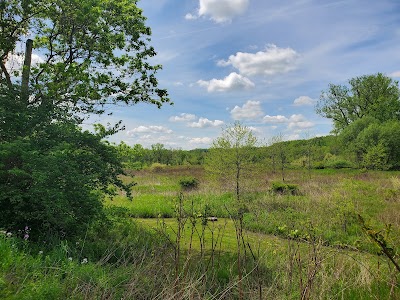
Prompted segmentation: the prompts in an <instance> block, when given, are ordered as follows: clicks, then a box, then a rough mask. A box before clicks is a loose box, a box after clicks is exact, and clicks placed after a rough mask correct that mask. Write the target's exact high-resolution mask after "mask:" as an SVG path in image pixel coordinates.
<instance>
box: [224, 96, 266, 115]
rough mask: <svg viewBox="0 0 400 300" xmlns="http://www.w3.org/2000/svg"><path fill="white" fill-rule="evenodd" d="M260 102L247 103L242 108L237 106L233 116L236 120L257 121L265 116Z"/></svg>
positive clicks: (232, 111) (232, 113)
mask: <svg viewBox="0 0 400 300" xmlns="http://www.w3.org/2000/svg"><path fill="white" fill-rule="evenodd" d="M263 114H264V113H263V111H262V108H261V104H260V101H251V100H249V101H247V102H246V103H245V104H243V106H242V107H240V106H237V105H236V106H235V107H234V108H233V109H232V110H231V116H232V118H233V119H234V120H243V119H257V118H259V117H261V116H262V115H263Z"/></svg>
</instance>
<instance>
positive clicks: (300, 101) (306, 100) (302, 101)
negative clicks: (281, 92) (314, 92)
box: [293, 96, 315, 106]
mask: <svg viewBox="0 0 400 300" xmlns="http://www.w3.org/2000/svg"><path fill="white" fill-rule="evenodd" d="M293 104H294V105H295V106H303V105H314V104H315V100H314V99H312V98H310V97H308V96H300V97H298V98H296V99H294V101H293Z"/></svg>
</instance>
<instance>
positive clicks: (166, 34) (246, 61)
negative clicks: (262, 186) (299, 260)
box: [99, 0, 400, 149]
mask: <svg viewBox="0 0 400 300" xmlns="http://www.w3.org/2000/svg"><path fill="white" fill-rule="evenodd" d="M138 6H139V7H140V8H141V9H143V14H144V16H146V17H147V25H148V26H150V27H151V29H152V36H151V42H150V45H152V46H153V47H154V48H155V50H156V52H157V56H156V57H155V58H154V59H153V60H152V61H151V62H152V63H156V64H162V65H163V69H162V71H160V72H159V73H157V78H158V79H159V87H160V88H165V89H167V90H168V92H169V95H170V98H171V101H172V102H173V103H174V105H164V106H163V107H162V108H161V109H157V107H155V106H152V105H149V104H138V105H135V106H131V107H114V108H112V111H113V115H112V116H110V117H102V118H101V119H100V120H99V121H101V122H102V123H106V122H116V121H118V120H120V119H121V120H122V121H123V123H124V125H125V127H126V130H125V131H121V132H119V133H118V134H116V135H114V136H112V137H110V141H112V142H115V143H119V142H121V141H124V142H125V143H126V144H128V145H132V146H133V145H134V144H142V145H143V146H145V147H150V146H151V145H152V144H155V143H161V144H164V146H165V147H166V148H173V149H178V148H181V149H194V148H208V147H209V146H210V144H211V142H212V140H213V139H215V138H216V137H218V136H219V135H220V134H221V131H222V130H223V128H225V126H230V125H232V124H233V122H235V121H240V122H242V123H243V124H244V125H246V126H248V127H249V128H250V129H251V130H253V133H254V134H255V135H256V136H257V137H258V139H259V141H260V142H261V143H262V144H268V142H269V141H271V138H272V137H274V136H280V135H281V136H283V138H284V139H285V140H293V139H304V138H310V137H314V136H323V135H328V134H329V133H330V131H331V130H332V123H331V121H330V120H329V119H326V118H323V117H321V116H319V115H317V114H316V113H315V105H316V103H317V101H318V99H319V97H320V95H321V92H322V91H324V90H326V89H327V88H328V85H329V84H330V83H333V84H346V83H347V82H348V80H349V79H351V78H353V77H356V76H362V75H367V74H375V73H378V72H381V73H384V74H386V75H387V76H390V77H392V78H393V79H396V80H400V1H398V0H379V1H376V0H345V1H335V0H296V1H294V0H290V1H289V0H141V1H139V2H138Z"/></svg>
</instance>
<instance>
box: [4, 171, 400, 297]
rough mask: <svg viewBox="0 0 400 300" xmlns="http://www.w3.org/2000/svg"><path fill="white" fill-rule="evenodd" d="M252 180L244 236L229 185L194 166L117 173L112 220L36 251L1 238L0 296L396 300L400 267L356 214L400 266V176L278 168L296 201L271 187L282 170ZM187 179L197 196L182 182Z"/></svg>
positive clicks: (108, 212) (111, 203)
mask: <svg viewBox="0 0 400 300" xmlns="http://www.w3.org/2000/svg"><path fill="white" fill-rule="evenodd" d="M257 174H258V175H257V176H255V177H253V178H249V179H250V180H249V181H250V184H249V185H244V187H245V188H246V189H244V190H245V193H244V194H243V197H242V199H243V203H244V206H241V209H243V230H244V231H243V234H242V235H238V234H237V233H238V232H239V230H240V228H242V227H241V226H240V224H239V223H238V218H237V215H236V211H237V203H236V200H235V198H234V196H233V193H232V191H231V190H230V188H229V186H227V185H225V186H224V187H220V186H218V185H217V184H215V182H211V181H210V179H209V178H208V177H207V176H206V174H205V173H204V171H203V169H202V168H201V167H164V168H161V169H157V170H150V169H147V170H141V171H135V172H133V173H131V175H134V176H133V177H132V176H125V177H124V178H123V180H124V181H125V182H132V181H134V182H136V183H137V184H136V186H134V187H133V188H132V192H133V199H132V200H129V199H127V198H126V197H125V196H124V195H123V194H119V195H117V196H116V197H114V199H112V200H111V199H107V200H106V201H105V207H106V210H105V211H106V215H107V216H108V220H109V221H99V222H98V223H97V224H94V226H93V227H92V228H90V229H88V231H87V234H86V236H85V238H84V239H80V240H76V241H70V242H68V243H67V242H61V243H60V244H59V245H58V246H56V247H46V245H43V248H41V246H40V245H36V246H34V247H33V248H32V246H30V247H28V244H27V242H23V241H21V240H18V239H15V238H13V237H7V236H6V235H5V234H0V298H1V299H18V300H19V299H239V298H240V294H242V296H243V297H242V298H243V299H282V300H283V299H346V300H347V299H400V281H399V272H398V271H397V270H396V268H395V267H394V264H393V263H391V262H390V261H389V260H388V258H387V256H385V255H382V253H381V252H380V250H381V248H380V247H378V246H377V245H376V244H375V243H374V242H373V241H371V240H370V239H369V237H368V236H367V234H366V233H365V231H364V230H363V229H362V226H361V224H360V221H359V219H358V214H360V215H362V217H363V218H364V219H365V220H366V223H367V224H368V226H371V228H373V230H375V231H373V230H372V229H371V230H372V231H373V232H375V233H379V234H380V235H381V236H382V238H383V239H384V241H385V242H386V243H387V247H388V248H389V247H391V248H392V249H393V253H394V254H395V255H394V256H393V257H394V259H395V260H396V261H397V262H399V256H398V251H399V249H400V214H399V212H400V173H399V172H367V173H366V172H362V171H357V170H349V169H348V170H313V171H312V172H311V173H309V172H308V171H301V170H290V171H286V174H285V183H290V184H295V185H297V187H298V191H297V192H296V193H295V194H290V193H289V194H285V193H276V192H273V191H271V187H272V185H273V183H274V182H281V178H280V174H279V173H272V172H265V173H263V172H258V173H257ZM188 176H192V177H196V178H197V179H198V181H199V186H198V187H197V188H196V189H192V190H182V188H181V187H180V185H179V180H180V179H181V178H184V177H188ZM210 217H217V218H218V220H217V221H210V220H209V219H208V218H210ZM389 224H390V225H389ZM372 231H371V232H372Z"/></svg>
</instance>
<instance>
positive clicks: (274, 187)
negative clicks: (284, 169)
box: [270, 181, 300, 195]
mask: <svg viewBox="0 0 400 300" xmlns="http://www.w3.org/2000/svg"><path fill="white" fill-rule="evenodd" d="M270 190H271V192H273V193H275V194H280V195H300V190H299V186H298V185H297V184H291V183H283V182H277V181H275V182H272V184H271V189H270Z"/></svg>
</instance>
